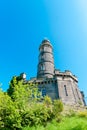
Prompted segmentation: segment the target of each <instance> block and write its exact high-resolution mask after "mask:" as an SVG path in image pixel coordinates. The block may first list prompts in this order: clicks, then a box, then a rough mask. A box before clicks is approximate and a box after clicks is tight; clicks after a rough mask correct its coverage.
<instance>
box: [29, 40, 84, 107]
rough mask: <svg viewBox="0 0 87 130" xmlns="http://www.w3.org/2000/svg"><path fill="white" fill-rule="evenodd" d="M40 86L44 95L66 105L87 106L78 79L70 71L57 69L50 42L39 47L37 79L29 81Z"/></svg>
mask: <svg viewBox="0 0 87 130" xmlns="http://www.w3.org/2000/svg"><path fill="white" fill-rule="evenodd" d="M28 82H29V83H30V82H33V83H35V84H38V87H39V91H41V92H42V95H43V96H45V95H48V96H49V97H51V98H52V99H61V100H62V102H63V103H64V104H70V105H74V104H82V105H85V101H84V94H83V92H81V91H80V90H79V88H78V79H77V77H76V76H75V75H73V74H72V73H71V72H70V71H65V72H61V71H59V70H57V69H55V65H54V57H53V48H52V45H51V43H50V41H49V40H47V39H45V40H43V41H42V43H41V45H40V47H39V61H38V67H37V77H36V78H31V79H30V80H29V81H28Z"/></svg>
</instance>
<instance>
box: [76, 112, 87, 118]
mask: <svg viewBox="0 0 87 130" xmlns="http://www.w3.org/2000/svg"><path fill="white" fill-rule="evenodd" d="M77 115H78V116H79V117H87V111H80V112H78V114H77Z"/></svg>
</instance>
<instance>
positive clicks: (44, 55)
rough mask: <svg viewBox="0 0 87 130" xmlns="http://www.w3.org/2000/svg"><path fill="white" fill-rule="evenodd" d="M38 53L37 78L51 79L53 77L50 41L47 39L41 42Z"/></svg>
mask: <svg viewBox="0 0 87 130" xmlns="http://www.w3.org/2000/svg"><path fill="white" fill-rule="evenodd" d="M39 51H40V54H39V63H38V71H37V78H45V77H47V78H52V77H53V76H54V58H53V49H52V45H51V43H50V41H49V40H47V39H45V40H43V41H42V43H41V45H40V47H39Z"/></svg>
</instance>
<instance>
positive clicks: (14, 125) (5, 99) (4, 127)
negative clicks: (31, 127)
mask: <svg viewBox="0 0 87 130" xmlns="http://www.w3.org/2000/svg"><path fill="white" fill-rule="evenodd" d="M19 128H21V117H20V114H19V110H18V109H17V108H16V107H15V104H14V102H13V101H12V100H11V98H10V97H9V96H8V95H7V93H6V92H5V93H4V92H3V91H1V90H0V129H1V130H12V129H13V130H16V129H19Z"/></svg>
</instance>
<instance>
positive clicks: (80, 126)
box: [23, 116, 87, 130]
mask: <svg viewBox="0 0 87 130" xmlns="http://www.w3.org/2000/svg"><path fill="white" fill-rule="evenodd" d="M23 130H87V118H82V117H77V116H75V117H63V119H62V121H61V122H60V123H57V122H56V121H55V120H53V121H52V122H51V123H48V124H47V126H46V127H44V126H39V125H38V126H36V127H35V126H33V127H26V128H24V129H23Z"/></svg>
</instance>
